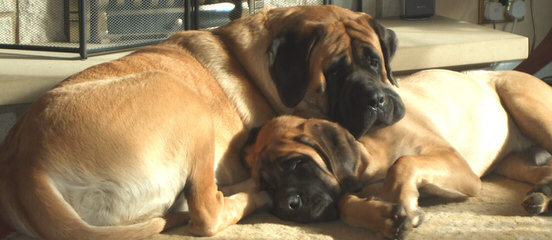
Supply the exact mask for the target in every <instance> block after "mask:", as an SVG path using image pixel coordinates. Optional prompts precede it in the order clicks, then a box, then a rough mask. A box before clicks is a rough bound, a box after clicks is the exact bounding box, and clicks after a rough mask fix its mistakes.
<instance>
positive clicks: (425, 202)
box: [5, 175, 552, 240]
mask: <svg viewBox="0 0 552 240" xmlns="http://www.w3.org/2000/svg"><path fill="white" fill-rule="evenodd" d="M530 187H531V186H530V185H527V184H524V183H520V182H517V181H512V180H509V179H506V178H503V177H500V176H495V175H493V176H489V177H487V178H485V179H484V183H483V191H482V194H481V195H480V196H479V197H476V198H470V199H468V200H467V201H463V202H444V201H443V200H439V199H435V198H426V199H422V200H421V201H420V205H422V206H423V210H424V211H425V221H424V223H423V224H422V225H421V226H420V227H419V228H416V229H414V231H413V232H411V233H410V234H409V235H408V237H407V239H424V240H425V239H441V240H448V239H516V240H517V239H543V240H544V239H546V240H548V239H552V216H536V217H531V216H527V214H526V213H525V211H524V210H523V208H522V207H521V205H520V203H521V201H522V200H523V196H524V195H525V193H526V192H527V191H528V190H529V189H530ZM8 239H9V240H26V239H27V238H25V237H21V236H17V235H12V236H9V237H8V238H6V239H5V240H8ZM189 239H201V240H211V239H225V240H248V239H282V240H283V239H286V240H287V239H301V240H308V239H317V240H318V239H380V238H378V237H377V236H376V235H374V234H373V233H372V232H370V231H368V230H366V229H362V228H358V227H350V226H347V225H346V224H344V223H342V222H340V221H334V222H329V223H316V224H296V223H292V222H285V221H282V220H279V219H277V218H275V217H273V216H272V215H270V214H268V213H258V214H255V215H253V216H250V217H248V218H246V219H244V220H242V221H241V222H240V223H239V224H237V225H234V226H231V227H230V228H228V229H226V230H224V231H223V232H221V233H219V234H218V235H216V236H215V237H211V238H198V237H193V236H190V234H189V233H188V231H187V228H186V227H185V226H183V227H180V228H176V229H173V230H171V231H169V232H167V233H163V234H159V235H157V236H155V237H153V238H152V240H189Z"/></svg>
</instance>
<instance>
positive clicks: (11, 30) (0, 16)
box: [0, 0, 16, 44]
mask: <svg viewBox="0 0 552 240" xmlns="http://www.w3.org/2000/svg"><path fill="white" fill-rule="evenodd" d="M15 6H16V0H0V43H6V44H13V43H15V26H16V24H15Z"/></svg>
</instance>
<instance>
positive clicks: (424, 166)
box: [381, 148, 481, 227]
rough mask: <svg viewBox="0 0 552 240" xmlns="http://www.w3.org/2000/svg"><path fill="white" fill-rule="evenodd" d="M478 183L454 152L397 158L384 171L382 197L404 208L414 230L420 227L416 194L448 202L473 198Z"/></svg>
mask: <svg viewBox="0 0 552 240" xmlns="http://www.w3.org/2000/svg"><path fill="white" fill-rule="evenodd" d="M480 189H481V180H480V179H479V177H478V176H477V175H476V174H475V173H474V172H473V171H472V169H471V168H470V166H469V165H468V163H467V162H466V161H465V160H464V158H463V157H462V156H461V155H460V154H459V153H458V152H457V151H455V150H454V149H448V148H445V149H443V150H440V151H432V152H429V153H426V154H423V155H418V156H403V157H400V158H399V159H398V160H397V161H396V162H395V163H394V164H393V165H392V166H391V168H389V170H388V172H387V176H386V178H385V181H384V184H383V188H382V194H381V196H382V198H383V199H384V200H386V201H390V202H393V203H398V204H399V205H400V206H402V207H404V208H405V210H406V213H407V215H408V217H409V218H410V220H411V221H412V225H413V226H414V227H416V226H418V225H419V224H421V222H422V220H423V212H422V211H421V210H420V209H419V207H418V197H419V195H420V191H421V192H423V193H427V194H430V195H433V196H439V197H444V198H449V199H459V198H467V197H469V196H475V195H477V194H478V193H479V191H480Z"/></svg>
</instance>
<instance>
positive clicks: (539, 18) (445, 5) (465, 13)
mask: <svg viewBox="0 0 552 240" xmlns="http://www.w3.org/2000/svg"><path fill="white" fill-rule="evenodd" d="M525 2H526V6H527V7H526V11H525V12H526V13H525V19H524V20H523V21H521V22H518V23H517V26H516V31H515V32H514V33H516V34H520V35H523V36H526V37H528V38H529V42H530V43H531V42H532V41H533V27H532V23H533V21H532V20H531V7H530V6H531V2H533V10H534V12H533V17H534V19H535V29H536V36H537V37H536V43H537V45H538V43H540V41H542V39H543V38H544V37H545V36H546V34H547V33H548V31H549V30H550V28H551V27H552V1H551V0H525ZM478 8H479V0H461V1H459V0H436V10H435V11H436V13H437V14H439V15H442V16H447V17H450V18H455V19H460V20H464V21H467V22H471V23H475V24H477V21H478V19H477V18H478ZM485 26H487V27H490V28H492V27H493V26H492V24H486V25H485ZM496 28H497V29H499V30H503V31H508V32H510V31H511V30H512V23H502V24H496Z"/></svg>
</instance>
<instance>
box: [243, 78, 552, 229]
mask: <svg viewBox="0 0 552 240" xmlns="http://www.w3.org/2000/svg"><path fill="white" fill-rule="evenodd" d="M395 90H396V91H397V92H398V93H399V95H400V96H401V98H402V99H403V101H404V103H405V108H406V114H405V116H404V118H403V119H402V120H400V121H399V122H397V123H395V124H394V125H391V126H386V127H380V128H374V129H372V130H371V131H369V132H368V133H367V134H365V135H363V136H362V137H360V138H359V139H358V141H357V142H356V143H355V144H356V145H355V144H353V145H355V146H353V145H351V144H348V143H346V142H343V141H342V140H337V139H335V137H334V136H338V135H337V134H335V133H336V132H339V133H340V134H345V132H346V130H345V129H343V128H341V127H340V126H338V125H337V124H335V123H332V122H328V121H325V120H318V119H302V118H298V117H292V116H284V117H279V118H277V119H275V120H272V121H271V122H269V123H267V125H266V127H263V128H262V129H261V130H260V132H259V134H258V139H257V141H256V143H255V144H254V145H253V146H252V147H251V148H249V149H248V153H249V155H248V160H249V164H250V165H251V166H253V167H254V168H253V171H267V170H266V169H264V170H262V169H261V167H256V168H255V166H261V165H262V164H263V161H269V160H268V159H271V160H272V161H276V160H278V159H281V161H284V160H285V159H286V158H285V157H283V156H290V155H292V154H294V153H301V154H305V155H308V156H310V158H312V159H316V158H320V157H321V156H320V151H307V150H305V148H306V147H307V146H308V145H311V144H306V145H305V143H308V142H309V141H297V139H298V136H306V137H308V138H312V139H314V140H311V141H312V142H325V141H328V138H333V139H334V140H333V141H339V146H336V147H337V148H340V151H341V152H347V151H350V152H356V151H357V150H354V149H355V148H356V147H359V150H358V152H359V155H358V156H359V157H358V158H357V159H356V160H355V161H356V164H355V165H354V166H352V167H351V168H350V169H351V170H354V171H355V177H356V179H357V180H359V181H360V183H361V185H363V186H365V189H364V191H362V192H356V193H348V192H343V195H342V197H341V198H340V200H339V203H338V209H339V212H340V215H341V218H342V219H343V220H344V221H345V222H348V223H350V224H352V225H359V226H364V227H368V228H371V229H373V230H374V231H376V232H379V233H381V234H382V235H384V236H387V237H394V238H403V237H404V236H405V235H406V234H407V233H408V231H409V230H410V229H411V227H416V226H418V225H419V224H420V223H421V222H422V220H423V212H422V210H421V209H420V207H419V206H418V198H419V196H420V194H429V195H434V196H440V197H445V198H451V199H462V198H466V197H470V196H475V195H477V194H478V193H479V191H480V188H481V180H480V178H481V177H482V176H485V175H486V174H488V173H489V172H491V171H496V172H497V173H499V174H503V175H505V176H508V177H511V178H513V179H517V180H521V181H526V182H530V183H533V184H536V186H535V188H534V189H533V190H532V191H531V192H530V193H528V195H527V197H526V199H525V201H524V202H523V205H524V207H525V208H526V209H527V211H528V212H529V213H530V214H540V213H543V212H546V211H548V210H549V207H548V202H549V201H550V199H552V195H551V192H550V191H549V190H550V189H552V188H551V186H552V170H551V169H552V168H551V167H550V162H549V158H550V154H549V153H550V152H552V120H551V119H552V118H551V116H552V107H551V105H550V103H551V102H552V88H550V87H549V86H548V85H546V84H545V83H544V82H542V81H541V80H539V79H537V78H535V77H533V76H530V75H527V74H524V73H520V72H515V71H499V72H479V73H472V74H469V75H466V74H461V73H456V72H451V71H446V70H427V71H422V72H419V73H416V74H413V75H412V76H409V77H406V78H404V79H401V81H400V88H396V89H395ZM312 126H319V127H317V128H320V126H326V128H325V129H338V130H337V131H336V132H333V133H332V131H329V130H325V132H323V133H326V135H324V134H312V133H311V132H312V131H313V130H312V129H313V127H312ZM277 143H278V144H277ZM312 145H313V146H318V144H312ZM543 149H544V150H543ZM322 152H327V151H326V150H324V151H322ZM547 152H548V153H547ZM268 155H270V156H269V157H267V156H268ZM331 159H332V158H331V157H330V161H329V162H330V163H331V165H332V167H333V169H334V171H335V169H339V168H336V167H335V166H334V164H337V165H339V164H348V162H347V159H341V160H337V162H336V160H331ZM340 161H341V162H340ZM314 162H316V163H317V164H322V168H325V167H327V166H326V164H327V163H326V164H325V163H324V162H321V161H316V160H315V161H314ZM288 174H292V173H288ZM327 176H333V179H332V180H323V181H324V182H325V183H326V184H328V185H333V186H339V185H338V184H337V183H336V180H337V181H342V179H343V178H342V177H339V176H337V175H336V173H331V172H330V171H328V175H327ZM258 178H262V177H261V176H258ZM325 178H326V177H325ZM265 181H267V180H265ZM377 183H380V184H381V183H382V184H383V185H379V186H381V187H380V188H378V187H377V185H378V184H377ZM374 186H376V187H374ZM341 187H342V188H343V187H344V185H343V184H341ZM298 191H299V192H301V191H300V190H298ZM373 196H377V197H379V198H374V197H373ZM274 201H275V202H276V201H278V200H277V199H275V200H274Z"/></svg>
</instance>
